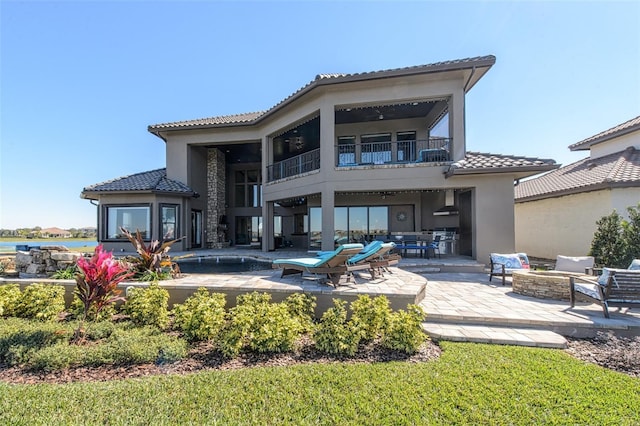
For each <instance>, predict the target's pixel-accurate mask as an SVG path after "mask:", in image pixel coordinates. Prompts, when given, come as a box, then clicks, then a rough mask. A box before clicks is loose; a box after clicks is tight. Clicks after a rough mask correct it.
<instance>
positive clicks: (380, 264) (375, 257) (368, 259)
mask: <svg viewBox="0 0 640 426" xmlns="http://www.w3.org/2000/svg"><path fill="white" fill-rule="evenodd" d="M369 246H370V249H369V250H368V251H366V252H360V253H358V254H356V255H355V256H353V257H352V258H350V259H349V260H347V271H348V272H349V273H352V272H353V271H358V270H363V269H367V270H368V271H369V273H370V274H371V279H374V278H375V277H376V274H378V273H379V274H380V275H382V272H383V271H384V270H386V271H388V269H387V268H388V267H389V266H391V264H397V263H398V261H399V258H397V256H393V257H391V256H390V252H391V250H393V249H394V248H395V246H396V244H395V243H384V244H383V243H380V244H373V243H371V244H369ZM392 262H395V263H392Z"/></svg>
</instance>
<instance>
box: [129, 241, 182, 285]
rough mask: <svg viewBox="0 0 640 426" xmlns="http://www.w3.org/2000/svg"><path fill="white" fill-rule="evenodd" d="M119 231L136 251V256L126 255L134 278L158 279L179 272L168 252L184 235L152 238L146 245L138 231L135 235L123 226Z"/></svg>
mask: <svg viewBox="0 0 640 426" xmlns="http://www.w3.org/2000/svg"><path fill="white" fill-rule="evenodd" d="M120 231H121V232H122V234H123V235H124V236H125V237H127V239H128V240H129V241H130V242H131V244H132V245H133V247H134V248H135V249H136V252H137V253H138V256H136V257H131V256H130V257H127V261H128V262H129V263H130V264H131V265H132V267H133V271H134V274H135V278H136V279H138V280H141V281H158V280H159V279H164V278H168V277H171V276H172V275H175V274H177V273H178V272H179V268H178V267H177V264H175V263H174V262H172V261H171V257H170V256H169V254H168V253H169V250H171V246H172V245H173V244H175V243H177V242H178V241H180V240H183V239H184V237H181V238H177V239H173V240H164V239H163V240H160V241H159V240H153V241H152V242H151V243H150V244H149V245H147V244H146V243H145V241H144V238H143V236H142V234H141V233H140V231H137V230H136V234H135V235H133V234H131V233H130V232H129V231H128V230H126V229H124V228H120Z"/></svg>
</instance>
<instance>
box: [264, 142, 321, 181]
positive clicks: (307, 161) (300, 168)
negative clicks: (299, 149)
mask: <svg viewBox="0 0 640 426" xmlns="http://www.w3.org/2000/svg"><path fill="white" fill-rule="evenodd" d="M319 168H320V150H319V149H314V150H313V151H309V152H305V153H304V154H300V155H296V156H295V157H291V158H287V159H286V160H283V161H279V162H277V163H274V164H272V165H269V166H267V181H268V182H273V181H274V180H278V179H284V178H288V177H291V176H296V175H300V174H302V173H307V172H310V171H312V170H318V169H319Z"/></svg>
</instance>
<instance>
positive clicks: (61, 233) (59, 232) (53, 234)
mask: <svg viewBox="0 0 640 426" xmlns="http://www.w3.org/2000/svg"><path fill="white" fill-rule="evenodd" d="M29 235H31V236H32V237H40V238H71V237H72V235H71V232H69V231H67V230H64V229H60V228H56V227H53V228H44V229H41V230H39V231H31V232H30V233H29Z"/></svg>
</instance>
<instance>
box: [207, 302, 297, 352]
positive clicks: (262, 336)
mask: <svg viewBox="0 0 640 426" xmlns="http://www.w3.org/2000/svg"><path fill="white" fill-rule="evenodd" d="M302 331H303V327H302V325H301V324H300V322H299V321H298V320H297V319H296V318H293V317H292V316H291V314H290V313H289V310H288V308H287V305H286V304H285V303H271V296H270V295H269V294H267V293H257V292H253V293H249V294H244V295H240V296H238V297H237V305H236V306H235V307H234V308H232V309H230V311H229V313H228V315H227V322H226V324H225V326H224V327H223V329H222V331H221V336H220V340H219V342H218V344H219V349H220V350H221V352H222V353H223V354H224V355H225V356H227V357H234V356H237V355H238V353H240V351H241V350H242V349H244V348H248V349H250V350H252V351H256V352H285V351H289V350H292V349H293V346H294V344H295V341H296V340H297V339H298V337H300V335H301V333H302Z"/></svg>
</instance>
